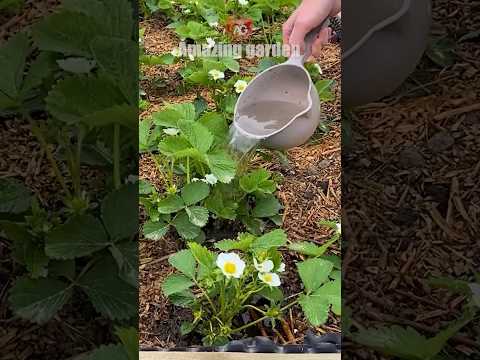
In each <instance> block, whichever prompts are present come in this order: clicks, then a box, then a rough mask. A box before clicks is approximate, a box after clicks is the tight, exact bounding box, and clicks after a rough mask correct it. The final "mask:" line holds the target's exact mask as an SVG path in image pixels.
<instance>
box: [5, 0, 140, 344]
mask: <svg viewBox="0 0 480 360" xmlns="http://www.w3.org/2000/svg"><path fill="white" fill-rule="evenodd" d="M118 19H122V20H121V21H119V20H118ZM137 46H138V42H137V41H136V31H135V26H134V19H133V11H132V8H131V4H130V2H129V1H127V0H120V1H117V0H115V1H113V0H93V1H89V2H88V4H87V2H83V1H78V0H66V1H63V2H62V4H61V6H59V8H58V9H57V10H56V11H55V12H54V13H52V14H51V15H48V16H46V17H44V18H42V19H41V20H39V21H38V22H37V23H36V24H35V25H33V26H32V28H31V29H30V30H29V31H25V32H19V33H18V34H16V35H14V36H12V37H11V38H10V39H9V40H8V42H7V43H6V44H5V45H3V46H2V47H1V48H0V79H1V80H0V116H2V118H3V117H13V116H15V117H17V118H21V119H23V121H24V122H25V123H26V124H27V125H28V128H29V129H30V130H31V132H32V134H33V136H34V137H35V138H36V140H37V142H38V145H39V146H40V148H41V151H42V153H43V154H45V157H46V159H47V160H48V164H49V167H50V169H49V170H50V171H52V173H53V174H54V177H55V178H54V181H56V183H57V185H58V194H55V195H56V197H55V198H54V199H52V200H53V201H49V200H51V199H45V197H44V194H42V195H41V196H37V195H35V194H31V193H30V191H29V190H28V189H27V188H26V187H25V186H24V185H23V184H21V183H19V182H18V181H16V180H13V179H7V180H2V181H0V187H1V190H0V204H1V205H0V220H1V221H0V232H1V234H2V236H4V237H6V238H7V239H8V240H9V245H10V250H11V253H12V257H13V260H14V261H15V262H16V263H17V267H16V268H17V269H18V273H17V274H16V275H18V276H17V277H16V278H15V279H13V278H12V281H13V284H12V287H11V288H10V289H9V294H8V300H9V304H10V308H11V310H12V311H13V313H14V314H15V315H16V316H18V317H19V318H22V319H26V320H30V321H32V322H35V323H38V324H41V325H44V324H46V323H47V322H48V321H50V320H51V319H52V318H54V317H62V316H63V313H64V308H65V305H66V304H67V303H71V302H72V301H73V299H76V300H75V301H76V306H77V307H78V309H76V311H77V312H78V313H80V314H82V312H91V311H95V312H96V313H97V314H98V315H99V316H101V317H102V318H104V319H108V320H110V321H114V322H121V323H122V325H127V324H128V323H129V322H131V323H132V325H133V323H135V318H136V314H137V294H138V289H137V287H138V280H137V278H138V259H137V258H138V255H137V241H136V233H137V229H138V211H137V210H136V209H135V206H134V204H135V203H136V202H137V201H136V199H137V192H138V190H137V184H136V182H135V180H134V179H132V177H131V175H132V174H136V173H137V169H136V165H135V164H134V165H133V166H132V165H130V162H129V161H130V160H136V159H135V157H136V156H135V153H136V147H137V145H136V142H137V136H136V134H135V130H136V128H137V116H138V115H137V113H138V111H137V100H138V85H137V60H138V51H139V50H138V48H137ZM113 54H115V56H114V55H113ZM118 54H120V55H118ZM43 119H46V120H43ZM132 130H133V131H132ZM132 152H133V154H132ZM131 155H133V156H131ZM93 168H95V169H96V171H98V172H99V173H102V174H104V175H103V177H104V179H103V181H101V180H102V177H98V180H100V181H99V185H97V188H96V189H92V188H91V187H90V186H88V184H86V181H85V180H86V179H85V171H91V170H92V169H93ZM87 169H88V170H87ZM98 188H100V189H101V191H99V192H94V191H93V190H98ZM109 188H110V189H111V190H110V191H109V190H108V189H109ZM53 203H54V204H55V205H54V206H52V205H51V204H53ZM80 294H82V295H81V299H85V300H84V301H83V302H79V301H78V296H79V295H80ZM107 353H108V352H107Z"/></svg>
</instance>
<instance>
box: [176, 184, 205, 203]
mask: <svg viewBox="0 0 480 360" xmlns="http://www.w3.org/2000/svg"><path fill="white" fill-rule="evenodd" d="M209 194H210V187H209V186H208V185H207V184H205V183H204V182H203V181H197V182H192V183H190V184H187V185H185V186H184V187H183V189H182V199H183V202H184V203H185V205H186V206H191V205H194V204H196V203H198V202H200V201H202V200H203V199H205V198H206V197H207V196H208V195H209Z"/></svg>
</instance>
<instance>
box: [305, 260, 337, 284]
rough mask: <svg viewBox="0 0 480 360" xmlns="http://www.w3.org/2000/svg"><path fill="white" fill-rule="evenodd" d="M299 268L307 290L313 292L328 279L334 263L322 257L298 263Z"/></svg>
mask: <svg viewBox="0 0 480 360" xmlns="http://www.w3.org/2000/svg"><path fill="white" fill-rule="evenodd" d="M297 268H298V273H299V275H300V278H301V279H302V282H303V285H304V286H305V290H306V291H308V292H311V291H315V290H317V289H318V288H319V287H320V286H321V285H322V284H323V283H324V282H325V281H327V280H328V276H329V275H330V273H331V272H332V269H333V264H332V263H331V262H329V261H326V260H322V259H309V260H306V261H303V262H301V263H298V264H297Z"/></svg>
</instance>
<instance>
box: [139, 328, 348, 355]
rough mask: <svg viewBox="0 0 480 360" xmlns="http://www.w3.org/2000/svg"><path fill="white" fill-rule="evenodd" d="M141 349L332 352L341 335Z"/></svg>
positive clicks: (338, 345)
mask: <svg viewBox="0 0 480 360" xmlns="http://www.w3.org/2000/svg"><path fill="white" fill-rule="evenodd" d="M141 351H175V352H237V353H277V354H326V353H330V354H332V353H339V352H340V351H341V335H340V334H325V335H322V336H315V335H313V334H312V333H308V334H307V335H306V336H305V341H304V343H303V344H301V345H278V344H276V343H275V342H273V341H272V340H270V339H269V338H266V337H261V336H257V337H254V338H248V339H244V340H234V341H231V342H230V343H228V344H227V345H223V346H189V347H178V348H172V349H161V348H153V347H142V348H141Z"/></svg>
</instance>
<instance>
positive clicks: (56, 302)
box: [9, 278, 72, 324]
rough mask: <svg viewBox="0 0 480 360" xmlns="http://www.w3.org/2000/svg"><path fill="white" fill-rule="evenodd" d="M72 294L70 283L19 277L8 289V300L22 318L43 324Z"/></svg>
mask: <svg viewBox="0 0 480 360" xmlns="http://www.w3.org/2000/svg"><path fill="white" fill-rule="evenodd" d="M71 296H72V287H71V285H69V284H67V283H65V282H63V281H59V280H54V279H37V280H33V279H29V278H20V279H18V280H17V281H16V282H15V284H14V285H13V287H12V289H11V290H10V297H9V301H10V304H11V306H12V309H13V311H14V313H15V314H16V315H17V316H19V317H21V318H22V319H27V320H30V321H33V322H36V323H38V324H45V323H46V322H47V321H49V320H50V319H52V318H53V317H54V316H55V314H56V313H57V312H58V311H59V310H60V309H61V308H62V307H63V306H64V305H65V304H66V303H67V301H68V300H69V299H70V298H71Z"/></svg>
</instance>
